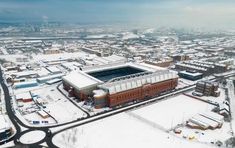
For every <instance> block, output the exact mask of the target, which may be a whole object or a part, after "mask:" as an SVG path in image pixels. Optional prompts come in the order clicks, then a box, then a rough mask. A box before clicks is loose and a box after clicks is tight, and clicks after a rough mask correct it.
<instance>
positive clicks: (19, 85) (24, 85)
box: [14, 80, 38, 89]
mask: <svg viewBox="0 0 235 148" xmlns="http://www.w3.org/2000/svg"><path fill="white" fill-rule="evenodd" d="M35 86H38V83H37V81H35V80H32V81H25V82H18V83H14V88H15V89H20V88H28V87H35Z"/></svg>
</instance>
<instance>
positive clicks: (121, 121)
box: [53, 113, 212, 148]
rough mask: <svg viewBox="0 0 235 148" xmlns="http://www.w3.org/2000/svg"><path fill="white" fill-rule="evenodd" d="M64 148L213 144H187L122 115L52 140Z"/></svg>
mask: <svg viewBox="0 0 235 148" xmlns="http://www.w3.org/2000/svg"><path fill="white" fill-rule="evenodd" d="M53 143H54V144H56V145H57V146H58V147H64V148H78V147H81V148H98V147H99V148H101V147H102V148H110V147H112V148H120V147H133V148H143V147H146V148H156V147H160V148H163V147H165V148H189V147H190V148H209V147H212V146H211V145H208V144H207V145H205V144H201V143H198V142H195V141H188V140H186V139H182V138H179V137H176V136H173V135H170V134H168V133H166V132H164V131H161V130H159V129H158V128H154V127H152V126H150V125H149V124H146V123H144V122H141V121H139V120H138V119H136V118H133V117H131V116H129V115H128V114H127V113H121V114H118V115H115V116H112V117H109V118H105V119H102V120H99V121H96V122H92V123H90V124H86V125H83V126H80V127H77V128H73V129H69V130H66V131H64V132H62V133H59V134H57V135H56V136H55V137H54V138H53Z"/></svg>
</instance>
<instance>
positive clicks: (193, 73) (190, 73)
mask: <svg viewBox="0 0 235 148" xmlns="http://www.w3.org/2000/svg"><path fill="white" fill-rule="evenodd" d="M180 73H182V74H186V75H191V76H200V75H202V73H199V72H188V71H180Z"/></svg>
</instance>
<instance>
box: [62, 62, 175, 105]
mask: <svg viewBox="0 0 235 148" xmlns="http://www.w3.org/2000/svg"><path fill="white" fill-rule="evenodd" d="M177 84H178V75H177V74H176V73H174V72H171V71H169V70H165V69H162V68H158V67H152V66H149V65H146V64H140V63H124V64H123V63H122V64H116V65H113V64H112V65H105V66H102V67H95V68H87V69H83V70H82V71H81V70H79V71H72V72H71V73H69V74H68V75H66V76H64V77H63V87H64V89H65V90H66V91H68V93H69V95H70V96H72V97H76V98H77V99H79V101H86V100H92V102H93V104H94V106H95V108H102V107H115V106H118V105H122V104H125V103H128V102H131V101H137V100H143V99H148V98H151V97H153V96H156V95H158V94H160V93H161V92H164V91H168V90H172V89H174V88H175V87H176V86H177Z"/></svg>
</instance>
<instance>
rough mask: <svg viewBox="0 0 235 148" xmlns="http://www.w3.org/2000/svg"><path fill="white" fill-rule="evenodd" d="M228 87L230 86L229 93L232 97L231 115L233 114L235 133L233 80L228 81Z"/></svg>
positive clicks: (234, 131) (234, 130)
mask: <svg viewBox="0 0 235 148" xmlns="http://www.w3.org/2000/svg"><path fill="white" fill-rule="evenodd" d="M227 82H228V84H227V87H228V95H229V98H230V111H231V116H232V121H231V123H232V129H233V133H235V92H234V85H233V82H232V80H228V81H227Z"/></svg>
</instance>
